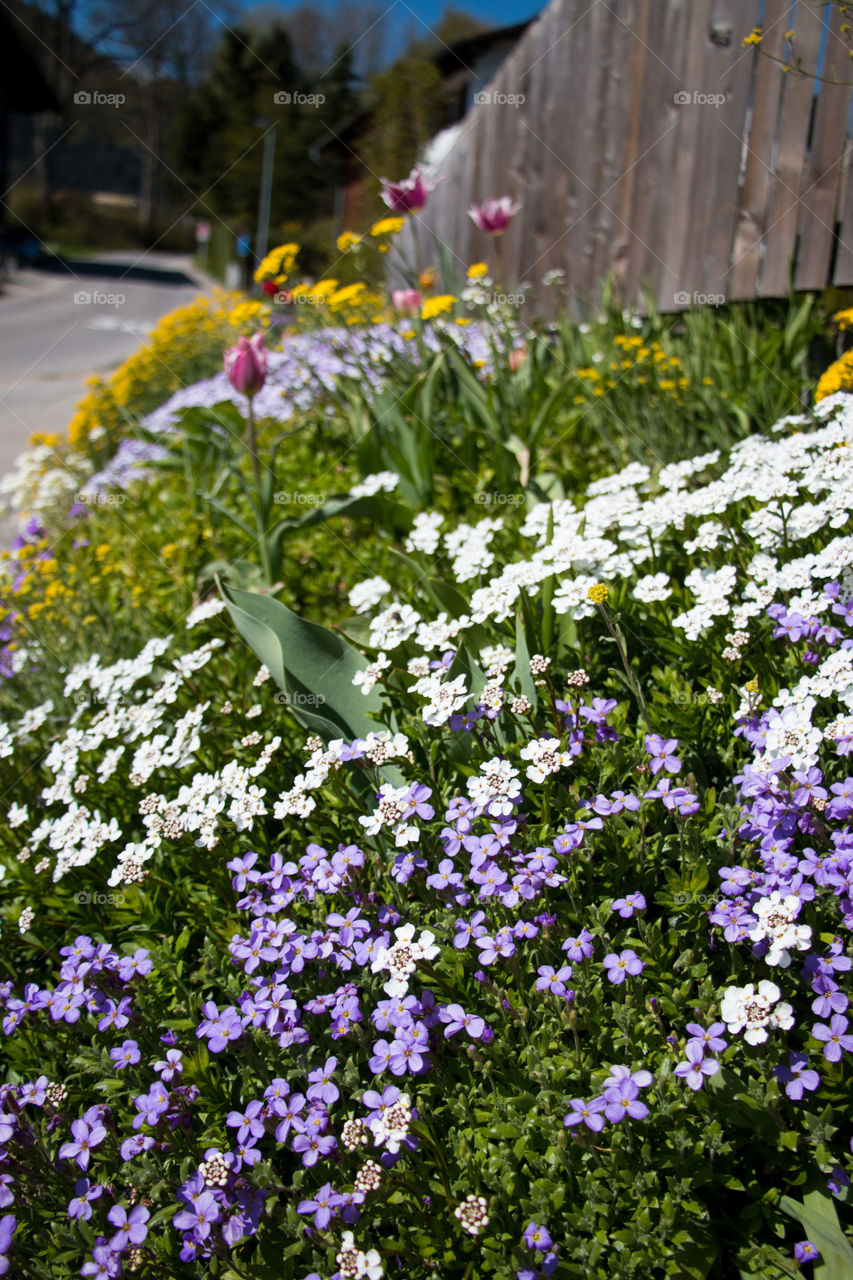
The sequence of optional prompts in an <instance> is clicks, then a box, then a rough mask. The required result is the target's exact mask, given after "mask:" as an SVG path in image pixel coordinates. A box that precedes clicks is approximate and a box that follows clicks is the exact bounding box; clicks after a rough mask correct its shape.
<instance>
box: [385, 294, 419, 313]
mask: <svg viewBox="0 0 853 1280" xmlns="http://www.w3.org/2000/svg"><path fill="white" fill-rule="evenodd" d="M391 301H392V302H393V303H394V306H395V307H396V308H397V310H398V311H400V312H402V314H403V315H404V316H415V315H417V313H418V312H419V311H420V309H421V291H420V289H395V290H394V292H393V293H392V294H391Z"/></svg>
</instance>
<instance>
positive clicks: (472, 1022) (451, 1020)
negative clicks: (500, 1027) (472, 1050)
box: [438, 1004, 486, 1040]
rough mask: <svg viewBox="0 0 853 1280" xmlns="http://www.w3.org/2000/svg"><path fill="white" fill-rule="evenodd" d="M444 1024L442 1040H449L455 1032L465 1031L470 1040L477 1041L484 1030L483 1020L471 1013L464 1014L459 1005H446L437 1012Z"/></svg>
mask: <svg viewBox="0 0 853 1280" xmlns="http://www.w3.org/2000/svg"><path fill="white" fill-rule="evenodd" d="M438 1016H439V1018H440V1020H441V1021H442V1022H443V1023H445V1024H446V1025H445V1028H444V1038H445V1039H446V1040H449V1039H450V1037H451V1036H455V1035H456V1032H457V1031H463V1030H464V1031H467V1033H468V1035H469V1036H470V1037H471V1039H472V1040H479V1039H480V1037H481V1036H482V1034H483V1032H484V1031H485V1029H486V1024H485V1022H484V1020H483V1019H482V1018H480V1017H478V1016H477V1015H476V1014H473V1013H466V1012H465V1010H464V1009H463V1008H462V1006H461V1004H447V1005H444V1006H443V1007H442V1008H441V1009H439V1011H438Z"/></svg>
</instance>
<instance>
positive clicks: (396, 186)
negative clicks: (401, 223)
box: [380, 169, 432, 213]
mask: <svg viewBox="0 0 853 1280" xmlns="http://www.w3.org/2000/svg"><path fill="white" fill-rule="evenodd" d="M380 182H381V183H382V199H383V200H384V201H385V203H386V204H387V206H388V208H389V209H390V210H391V212H392V213H417V212H418V210H419V209H423V207H424V205H425V204H426V202H427V196H428V195H429V193H430V191H431V189H432V187H431V186H430V185H428V184H427V183H426V182H424V180H423V177H422V176H421V171H420V169H413V170H412V172H411V173H410V174H409V176H408V178H404V179H403V180H402V182H389V181H388V179H387V178H380Z"/></svg>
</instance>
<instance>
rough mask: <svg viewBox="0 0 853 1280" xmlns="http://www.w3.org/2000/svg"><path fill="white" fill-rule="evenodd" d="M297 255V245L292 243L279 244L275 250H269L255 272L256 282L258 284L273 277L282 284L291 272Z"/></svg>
mask: <svg viewBox="0 0 853 1280" xmlns="http://www.w3.org/2000/svg"><path fill="white" fill-rule="evenodd" d="M298 253H299V245H298V244H294V243H292V242H291V243H289V244H280V245H278V246H277V247H276V248H275V249H271V250H270V252H269V253H268V254H267V256H266V257H265V258H264V260H263V262H262V263H261V264H260V266H259V267H258V269H257V271H256V272H255V280H256V282H257V283H258V284H260V282H261V281H262V280H266V279H267V277H274V278H277V279H278V280H279V283H281V284H283V283H284V281H285V280H286V279H287V277H288V275H289V274H290V272H291V271H292V270H293V264H294V263H295V262H296V256H297V254H298Z"/></svg>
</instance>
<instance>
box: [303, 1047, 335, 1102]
mask: <svg viewBox="0 0 853 1280" xmlns="http://www.w3.org/2000/svg"><path fill="white" fill-rule="evenodd" d="M337 1065H338V1060H337V1058H327V1059H326V1065H325V1066H323V1067H318V1068H317V1069H316V1071H312V1072H311V1074H310V1075H309V1076H308V1081H309V1087H308V1088H307V1089H306V1091H305V1092H306V1095H307V1097H308V1100H309V1102H316V1101H319V1102H324V1103H325V1104H326V1106H327V1107H330V1106H331V1105H332V1103H333V1102H337V1100H338V1098H339V1097H340V1096H341V1095H340V1093H339V1091H338V1089H337V1087H336V1086H335V1085H333V1084H332V1076H333V1075H334V1073H335V1068H336V1067H337Z"/></svg>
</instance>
